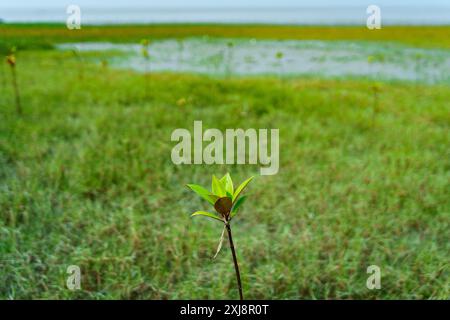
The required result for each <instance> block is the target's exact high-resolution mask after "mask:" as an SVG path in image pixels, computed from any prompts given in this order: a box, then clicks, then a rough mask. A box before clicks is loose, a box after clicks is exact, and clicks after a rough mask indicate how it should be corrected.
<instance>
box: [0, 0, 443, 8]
mask: <svg viewBox="0 0 450 320" xmlns="http://www.w3.org/2000/svg"><path fill="white" fill-rule="evenodd" d="M69 4H76V5H79V6H81V7H83V6H84V7H128V8H129V7H144V6H145V7H159V8H165V7H181V8H189V7H207V8H210V7H305V6H306V7H308V6H309V7H314V6H324V5H325V6H326V5H329V6H333V7H336V6H368V5H370V4H376V5H379V6H387V5H389V6H447V7H448V6H450V1H449V0H369V1H364V0H342V1H336V0H107V1H105V0H103V1H99V0H97V1H95V0H72V1H65V0H10V1H6V0H5V1H3V0H2V3H0V8H18V7H22V8H23V7H29V8H48V7H66V6H67V5H69Z"/></svg>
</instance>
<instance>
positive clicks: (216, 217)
mask: <svg viewBox="0 0 450 320" xmlns="http://www.w3.org/2000/svg"><path fill="white" fill-rule="evenodd" d="M195 216H205V217H208V218H213V219H216V220H219V221H221V222H223V220H222V219H220V218H219V217H218V216H216V215H215V214H213V213H210V212H206V211H196V212H194V213H193V214H191V217H195Z"/></svg>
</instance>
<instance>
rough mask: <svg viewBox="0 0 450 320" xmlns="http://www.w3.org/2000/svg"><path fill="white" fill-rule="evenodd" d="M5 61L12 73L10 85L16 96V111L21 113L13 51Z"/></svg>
mask: <svg viewBox="0 0 450 320" xmlns="http://www.w3.org/2000/svg"><path fill="white" fill-rule="evenodd" d="M6 63H8V64H9V66H10V67H11V75H12V79H11V80H12V86H13V89H14V95H15V98H16V111H17V114H19V115H21V114H22V105H21V104H20V94H19V86H18V84H17V74H16V56H15V55H14V53H10V54H9V55H8V56H7V57H6Z"/></svg>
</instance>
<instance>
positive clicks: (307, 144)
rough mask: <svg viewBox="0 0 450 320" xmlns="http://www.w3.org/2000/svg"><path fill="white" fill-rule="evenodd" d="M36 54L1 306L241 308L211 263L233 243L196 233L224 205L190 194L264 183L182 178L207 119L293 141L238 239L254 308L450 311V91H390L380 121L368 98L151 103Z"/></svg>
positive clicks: (0, 235)
mask: <svg viewBox="0 0 450 320" xmlns="http://www.w3.org/2000/svg"><path fill="white" fill-rule="evenodd" d="M1 28H2V30H7V32H8V37H10V38H9V40H8V41H9V43H12V42H17V43H18V42H21V43H25V44H26V43H27V41H30V40H29V39H30V38H28V36H27V37H22V35H23V33H22V32H26V33H27V34H28V35H29V34H31V33H33V30H37V31H34V32H35V33H37V34H38V33H42V32H43V29H42V28H43V27H36V29H34V27H29V26H23V27H11V26H6V27H5V26H2V27H1ZM46 28H47V27H46ZM48 28H50V29H51V27H48ZM142 28H143V27H142ZM155 28H156V27H155ZM192 28H197V27H192ZM202 28H206V27H205V26H202ZM252 28H253V27H252ZM254 28H256V27H254ZM258 28H262V29H267V30H272V29H270V28H268V27H258ZM280 28H281V27H276V28H274V29H273V30H272V31H270V32H274V33H276V32H279V29H280ZM289 28H293V27H289ZM151 29H152V27H148V28H147V29H146V30H151ZM156 29H157V28H156ZM169 29H170V28H169ZM222 29H223V31H222V32H223V34H225V35H227V36H228V35H229V33H232V32H237V31H236V29H235V28H232V27H230V28H222ZM444 29H445V28H444ZM93 30H97V28H95V29H94V28H93ZM98 30H114V29H101V28H100V29H98ZM139 30H140V29H139ZM206 30H209V29H206ZM214 30H216V27H212V28H211V30H210V32H206V33H211V34H213V33H215V32H218V31H214ZM242 30H243V31H240V32H241V33H243V34H246V33H247V32H250V31H248V29H247V28H243V29H242ZM276 30H278V31H276ZM302 30H303V29H302ZM345 30H346V29H345V28H343V29H341V30H340V31H339V32H341V33H342V34H345ZM424 30H430V28H424ZM439 30H441V28H436V32H433V34H439V32H440V31H439ZM447 30H448V29H447ZM45 32H50V34H49V36H48V39H54V38H52V37H54V34H53V33H51V31H47V29H45ZM102 32H103V31H102ZM102 32H98V34H103V33H102ZM111 32H112V31H111ZM167 32H170V30H169V31H167ZM202 32H204V31H202ZM267 32H268V33H267V34H268V35H269V36H270V35H271V33H270V32H269V31H267ZM304 32H305V34H308V32H306V31H304ZM415 32H417V34H416V35H417V37H416V36H415V35H414V34H413V33H412V32H411V33H408V35H407V37H409V39H411V41H415V39H416V40H417V41H419V40H420V39H421V36H422V35H423V32H424V31H420V30H418V29H415ZM385 34H386V33H385ZM45 35H46V33H44V36H45ZM441 35H442V34H441ZM135 36H136V38H138V37H141V36H142V34H140V33H138V34H137V35H135ZM280 36H282V37H284V36H285V35H284V34H283V35H281V34H280ZM33 37H34V36H33ZM44 38H45V37H44ZM324 38H327V36H324ZM77 40H80V39H77ZM52 41H54V40H52ZM130 41H131V40H130ZM433 41H434V40H431V39H430V44H433ZM436 41H437V42H440V43H444V46H446V44H445V43H447V42H448V37H447V38H445V39H444V38H442V39H439V40H436ZM419 42H420V41H419ZM447 45H448V44H447ZM29 48H30V50H29V51H23V52H19V55H18V64H17V73H18V77H19V86H20V90H21V94H22V101H23V106H24V114H23V115H22V116H17V115H16V114H15V109H14V100H13V95H12V90H11V88H10V87H11V85H10V76H9V73H5V72H6V71H9V70H6V68H5V69H0V71H2V74H1V76H2V79H3V80H5V81H4V82H3V80H2V82H0V85H1V87H0V119H1V122H0V270H1V271H0V298H124V299H130V298H133V299H176V298H178V299H188V298H200V299H203V298H219V299H223V298H236V297H237V290H236V288H235V276H234V270H233V267H232V260H231V254H230V252H229V250H223V251H222V252H221V253H220V255H219V256H218V258H217V259H216V260H215V261H212V260H211V257H212V256H213V254H214V251H215V247H216V245H217V242H218V239H219V236H220V232H221V226H220V225H219V224H215V223H211V222H210V221H206V220H205V219H201V218H199V219H193V220H191V219H190V218H189V214H190V213H191V212H193V211H195V210H197V209H202V208H207V205H206V204H205V203H203V202H201V201H200V200H198V199H197V197H196V196H195V195H194V194H192V193H191V192H189V190H187V188H185V187H184V185H185V184H186V183H191V182H195V183H199V184H203V185H206V184H207V183H208V181H209V179H210V175H211V174H212V173H216V174H219V175H220V174H223V173H225V172H228V171H229V172H230V173H231V174H232V175H233V177H235V179H236V180H237V181H242V180H243V179H244V178H246V177H247V176H249V175H252V174H257V173H258V171H259V169H258V167H256V166H181V167H179V166H175V165H173V164H172V162H171V161H170V152H171V148H172V147H173V145H174V144H173V143H171V142H170V134H171V132H172V131H173V130H174V129H175V128H188V129H190V130H192V126H193V121H194V120H199V119H200V120H203V125H204V127H212V128H219V129H221V130H224V129H225V128H239V127H242V128H280V172H279V174H278V175H275V176H271V177H268V176H266V177H258V178H257V180H256V181H255V182H252V184H251V185H250V187H249V189H248V193H249V195H250V199H252V200H253V201H249V202H248V203H246V204H245V206H244V207H243V209H242V211H241V212H240V214H239V216H238V217H237V219H236V223H235V225H234V238H235V239H234V241H235V245H236V247H237V251H238V259H239V261H240V264H241V269H242V270H241V272H242V278H243V286H244V294H245V295H246V298H253V299H305V298H343V299H347V298H367V299H375V298H376V299H394V298H410V299H415V298H438V299H448V298H449V297H450V295H449V280H448V256H449V249H450V248H449V244H448V243H449V242H448V240H449V233H448V230H449V213H450V202H449V200H448V199H449V187H450V185H449V181H450V173H449V169H450V161H449V147H450V137H449V124H450V116H449V115H450V104H449V101H450V89H449V88H448V87H446V86H425V85H420V84H411V83H409V84H408V83H384V84H382V86H381V92H380V95H379V105H378V106H377V107H375V105H374V100H373V83H372V82H370V81H365V80H320V79H314V78H308V79H302V78H298V79H289V80H283V81H280V80H278V79H276V78H240V79H217V78H211V77H206V76H205V77H202V76H190V75H175V74H153V75H151V77H150V81H151V82H150V91H149V92H144V88H145V87H146V85H145V77H144V76H143V75H141V74H136V73H133V72H131V71H117V70H112V69H109V68H102V67H101V66H98V65H94V64H89V63H84V64H82V65H80V62H79V61H78V60H77V59H75V58H74V57H73V56H70V55H69V54H68V53H66V52H58V51H52V50H31V47H29ZM2 68H3V67H2ZM5 75H6V78H5ZM72 264H75V265H79V266H80V267H81V271H82V290H80V291H75V292H72V291H69V290H68V289H66V286H65V282H66V277H67V274H66V268H67V266H68V265H72ZM372 264H375V265H378V266H380V267H381V270H382V282H381V285H382V289H381V290H373V291H370V290H368V289H367V288H366V279H367V277H368V275H367V274H366V268H367V267H368V266H369V265H372Z"/></svg>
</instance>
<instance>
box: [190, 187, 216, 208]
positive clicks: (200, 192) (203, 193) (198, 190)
mask: <svg viewBox="0 0 450 320" xmlns="http://www.w3.org/2000/svg"><path fill="white" fill-rule="evenodd" d="M187 186H188V188H190V189H191V190H192V191H194V192H195V193H196V194H198V195H199V196H200V197H202V198H203V199H205V200H206V201H208V202H209V203H211V204H212V205H214V203H215V202H216V200H217V199H215V198H214V197H212V195H211V192H209V191H208V190H206V189H205V188H203V187H202V186H199V185H197V184H188V185H187Z"/></svg>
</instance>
